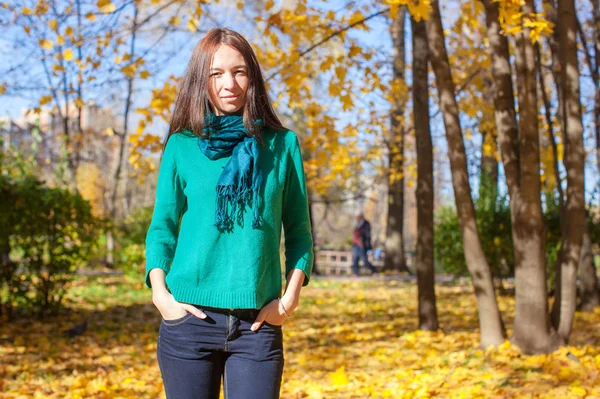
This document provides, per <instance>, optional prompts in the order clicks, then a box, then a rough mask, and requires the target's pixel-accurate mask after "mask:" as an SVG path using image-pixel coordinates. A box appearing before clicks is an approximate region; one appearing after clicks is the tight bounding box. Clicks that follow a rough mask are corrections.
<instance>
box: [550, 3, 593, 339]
mask: <svg viewBox="0 0 600 399" xmlns="http://www.w3.org/2000/svg"><path fill="white" fill-rule="evenodd" d="M558 17H559V20H560V30H559V48H560V61H561V66H562V68H561V70H560V73H561V80H562V83H563V96H562V97H563V100H564V102H563V104H561V108H562V109H563V112H564V116H565V126H564V129H563V141H564V148H565V155H564V159H565V161H564V164H565V169H566V170H567V199H566V214H565V218H564V219H565V220H564V221H565V223H566V224H565V228H564V231H565V234H564V235H563V239H562V244H561V248H564V250H563V253H562V255H563V256H562V258H561V276H560V277H561V280H560V290H557V291H558V292H559V295H557V296H556V297H555V301H556V302H557V303H558V304H559V306H555V307H554V308H553V310H554V311H555V314H553V317H552V320H553V322H555V324H554V327H555V328H556V329H557V331H558V334H559V336H560V337H561V338H562V339H563V340H564V341H565V342H567V341H568V339H569V335H570V334H571V330H572V328H573V318H574V317H575V308H576V305H577V286H576V278H577V267H578V265H579V259H580V256H581V243H582V241H583V231H584V224H585V199H584V181H583V179H584V162H585V153H584V149H583V124H582V120H581V102H580V89H579V65H578V60H577V17H576V15H575V3H574V0H558Z"/></svg>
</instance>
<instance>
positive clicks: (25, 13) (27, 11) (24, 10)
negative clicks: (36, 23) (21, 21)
mask: <svg viewBox="0 0 600 399" xmlns="http://www.w3.org/2000/svg"><path fill="white" fill-rule="evenodd" d="M21 14H23V15H27V16H29V15H31V8H28V7H23V9H22V10H21Z"/></svg>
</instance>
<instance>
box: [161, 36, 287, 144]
mask: <svg viewBox="0 0 600 399" xmlns="http://www.w3.org/2000/svg"><path fill="white" fill-rule="evenodd" d="M221 44H225V45H227V46H230V47H232V48H234V49H236V50H237V51H239V52H240V53H241V54H242V56H243V57H244V60H245V61H246V65H247V66H248V78H249V82H248V91H247V92H246V103H245V104H244V107H243V117H244V126H245V127H246V130H247V131H248V132H249V133H250V134H251V135H252V136H254V137H255V138H256V140H257V141H258V142H259V143H261V144H262V134H261V133H262V132H261V129H260V128H258V129H256V128H255V125H254V123H253V122H254V121H255V120H257V119H262V121H263V123H264V125H263V126H265V127H269V128H272V129H275V130H282V129H284V127H283V125H282V124H281V122H280V121H279V118H277V115H275V111H274V110H273V106H272V105H271V100H270V98H269V94H268V93H267V89H266V87H265V80H264V78H263V76H262V72H261V70H260V65H259V64H258V60H257V59H256V55H255V54H254V51H253V50H252V47H250V43H248V41H247V40H246V39H245V38H244V37H243V36H242V35H240V34H239V33H237V32H235V31H233V30H231V29H227V28H213V29H211V30H210V31H208V33H206V35H204V37H203V38H202V39H200V41H199V42H198V44H196V47H195V48H194V52H193V53H192V58H191V59H190V62H189V64H188V66H187V70H186V71H185V75H184V76H183V79H182V81H181V83H180V85H179V90H178V93H177V98H176V99H175V108H174V110H173V115H172V117H171V123H170V125H169V134H168V136H167V139H166V140H165V145H166V143H167V141H168V140H169V138H170V137H171V135H172V134H173V133H176V132H180V131H182V130H186V129H187V130H190V131H191V132H193V133H194V134H195V135H197V136H202V137H204V134H203V133H202V129H203V128H204V118H205V115H207V113H208V112H210V106H211V102H210V97H209V92H208V90H209V69H210V63H211V60H212V58H213V56H214V54H215V53H216V51H217V49H218V48H219V46H220V45H221Z"/></svg>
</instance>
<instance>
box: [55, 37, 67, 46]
mask: <svg viewBox="0 0 600 399" xmlns="http://www.w3.org/2000/svg"><path fill="white" fill-rule="evenodd" d="M56 43H58V45H59V46H62V45H63V44H65V38H64V37H62V35H58V36H57V37H56Z"/></svg>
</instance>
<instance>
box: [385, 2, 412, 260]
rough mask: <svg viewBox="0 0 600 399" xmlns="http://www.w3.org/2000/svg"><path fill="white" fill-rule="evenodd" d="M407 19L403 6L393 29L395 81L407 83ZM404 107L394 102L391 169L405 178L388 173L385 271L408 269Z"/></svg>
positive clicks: (391, 133)
mask: <svg viewBox="0 0 600 399" xmlns="http://www.w3.org/2000/svg"><path fill="white" fill-rule="evenodd" d="M405 17H406V7H400V10H399V11H398V15H397V17H396V19H395V20H393V21H392V24H391V26H390V33H391V35H392V43H393V48H392V54H393V55H392V58H393V62H394V65H393V78H394V80H403V79H404V71H405V69H406V56H405V53H406V50H405V44H404V34H405V19H406V18H405ZM404 106H405V104H403V103H402V102H401V101H399V100H398V99H396V100H395V101H394V102H393V103H392V111H391V129H390V135H389V140H388V161H389V162H388V163H389V170H390V171H393V172H395V173H399V174H400V175H401V177H400V178H396V177H395V176H394V175H393V174H392V173H388V216H387V231H386V238H385V261H384V270H400V271H407V270H408V269H407V267H406V257H405V254H404V124H403V122H402V116H403V114H404Z"/></svg>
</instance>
